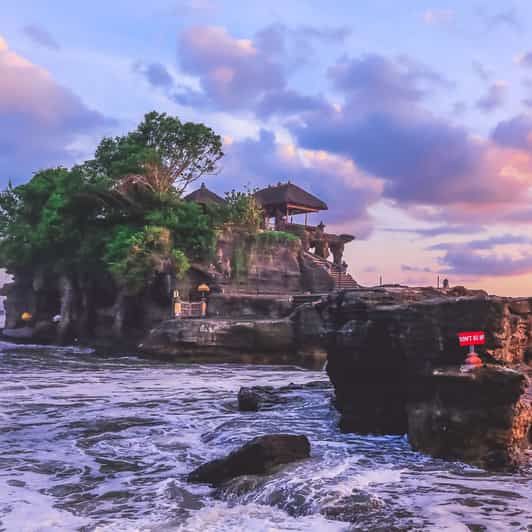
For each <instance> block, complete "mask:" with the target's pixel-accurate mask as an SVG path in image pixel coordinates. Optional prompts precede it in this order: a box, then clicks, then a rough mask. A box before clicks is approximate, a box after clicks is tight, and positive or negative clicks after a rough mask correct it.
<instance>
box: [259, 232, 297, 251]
mask: <svg viewBox="0 0 532 532" xmlns="http://www.w3.org/2000/svg"><path fill="white" fill-rule="evenodd" d="M256 241H257V243H258V244H259V246H261V247H272V246H277V245H285V246H288V247H294V246H296V245H297V244H299V243H300V242H301V241H300V240H299V237H297V236H296V235H293V234H292V233H287V232H285V231H265V232H263V233H259V234H258V235H257V236H256Z"/></svg>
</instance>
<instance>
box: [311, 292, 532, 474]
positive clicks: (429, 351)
mask: <svg viewBox="0 0 532 532" xmlns="http://www.w3.org/2000/svg"><path fill="white" fill-rule="evenodd" d="M317 308H318V309H319V311H320V315H321V317H322V320H323V323H324V324H325V328H326V329H327V331H328V332H327V341H326V344H327V352H328V364H327V373H328V374H329V377H330V379H331V381H332V383H333V385H334V387H335V392H336V406H337V408H338V409H339V410H340V412H341V421H340V426H341V428H342V429H343V430H345V431H349V432H362V433H379V434H404V433H408V434H409V438H410V439H411V441H412V443H413V445H414V446H415V447H416V448H418V449H420V450H422V451H424V452H427V453H429V454H435V455H437V456H442V457H449V458H457V459H463V460H466V461H468V462H471V463H474V464H477V465H481V466H484V467H499V466H507V465H513V464H515V463H516V462H517V461H518V456H519V449H520V448H522V447H524V446H526V445H528V431H529V427H530V411H531V410H530V408H531V406H530V401H529V399H527V397H528V396H527V395H526V393H525V388H526V377H525V376H524V375H523V372H519V371H516V372H512V373H505V371H504V370H503V369H497V368H491V369H489V370H480V373H478V375H477V372H474V373H471V374H468V375H462V374H460V373H458V374H456V370H457V369H458V368H459V366H460V365H461V364H462V363H463V361H464V358H465V349H464V348H460V347H459V344H458V341H457V333H458V332H459V331H463V330H484V331H485V332H486V345H485V346H483V347H482V348H481V349H479V352H480V354H481V356H482V358H483V359H484V361H485V362H488V363H493V364H498V365H500V366H501V367H502V366H503V365H506V366H510V367H514V368H517V369H518V365H520V364H524V363H526V361H527V360H529V359H530V353H531V346H532V344H531V337H532V327H531V323H532V322H531V317H532V298H530V299H520V300H512V299H509V298H498V297H493V296H488V295H487V294H485V293H482V292H468V291H465V290H463V289H455V290H453V291H437V290H434V289H418V290H414V289H406V288H400V287H397V288H390V289H387V290H371V291H364V290H359V291H353V292H345V293H343V294H340V295H338V296H336V297H331V298H330V299H329V301H327V302H324V303H322V304H321V305H318V306H317ZM441 368H444V370H445V371H446V370H451V371H450V372H445V371H443V372H442V369H441ZM453 371H454V373H453ZM438 372H439V373H438ZM479 395H481V396H482V397H479ZM483 433H486V434H489V436H486V437H485V438H484V440H483V441H484V444H482V445H481V444H480V442H481V440H482V434H483ZM460 439H462V440H463V443H462V444H461V445H460V444H459V441H460Z"/></svg>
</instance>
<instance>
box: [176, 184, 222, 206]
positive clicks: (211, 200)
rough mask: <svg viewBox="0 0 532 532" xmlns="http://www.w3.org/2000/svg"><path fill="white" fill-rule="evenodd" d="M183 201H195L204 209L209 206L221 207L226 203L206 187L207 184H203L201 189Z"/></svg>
mask: <svg viewBox="0 0 532 532" xmlns="http://www.w3.org/2000/svg"><path fill="white" fill-rule="evenodd" d="M183 199H184V200H186V201H194V202H195V203H198V204H200V205H202V206H204V207H205V206H207V205H221V204H223V203H225V200H224V199H223V198H222V197H220V196H218V194H216V193H215V192H213V191H212V190H209V189H208V188H207V187H206V186H205V183H202V184H201V187H200V188H198V189H196V190H194V192H191V193H190V194H189V195H188V196H185V197H184V198H183Z"/></svg>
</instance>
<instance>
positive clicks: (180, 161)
mask: <svg viewBox="0 0 532 532" xmlns="http://www.w3.org/2000/svg"><path fill="white" fill-rule="evenodd" d="M222 157H223V152H222V140H221V138H220V136H219V135H216V134H215V133H214V131H213V130H212V129H211V128H209V127H207V126H205V125H204V124H195V123H192V122H186V123H184V124H183V123H182V122H181V121H180V120H179V118H177V117H172V116H168V115H167V114H166V113H157V112H155V111H152V112H151V113H148V114H146V115H145V116H144V120H143V121H142V122H141V123H140V124H139V126H138V127H137V129H136V130H135V131H132V132H130V133H128V134H127V135H126V136H122V137H115V138H104V139H103V140H102V142H101V143H100V145H99V146H98V148H97V149H96V153H95V158H94V159H93V160H92V161H89V162H88V163H86V164H85V167H84V169H85V172H86V174H87V175H88V176H89V178H90V179H91V180H92V181H101V180H106V179H110V180H112V181H114V182H115V186H117V187H118V188H121V189H124V188H125V187H126V188H127V185H128V183H129V184H134V185H137V186H138V185H140V186H143V187H145V188H147V189H150V190H152V191H154V192H157V193H169V192H171V191H172V190H174V191H175V192H176V193H177V194H178V195H181V194H182V193H183V191H184V190H185V189H186V187H187V186H188V185H189V184H191V183H193V182H194V181H197V180H198V179H200V178H201V177H202V176H204V175H206V174H214V173H216V172H217V171H218V166H217V163H218V161H219V160H220V159H221V158H222ZM131 176H134V177H131Z"/></svg>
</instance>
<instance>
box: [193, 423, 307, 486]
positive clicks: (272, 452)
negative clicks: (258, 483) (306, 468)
mask: <svg viewBox="0 0 532 532" xmlns="http://www.w3.org/2000/svg"><path fill="white" fill-rule="evenodd" d="M309 456H310V442H309V441H308V438H307V437H306V436H296V435H293V434H268V435H266V436H258V437H257V438H254V439H253V440H251V441H250V442H248V443H246V444H245V445H243V446H242V447H240V448H239V449H236V450H235V451H233V452H232V453H230V454H229V455H228V456H226V457H225V458H218V459H217V460H213V461H212V462H207V463H206V464H203V465H201V466H200V467H198V468H197V469H195V470H194V471H192V472H191V473H190V474H189V475H188V481H189V482H206V483H209V484H212V485H214V486H217V485H219V484H221V483H223V482H225V481H226V480H230V479H232V478H234V477H238V476H240V475H263V474H265V473H268V472H269V471H270V470H271V469H272V468H273V467H275V466H277V465H280V464H287V463H289V462H294V461H296V460H302V459H303V458H308V457H309Z"/></svg>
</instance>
